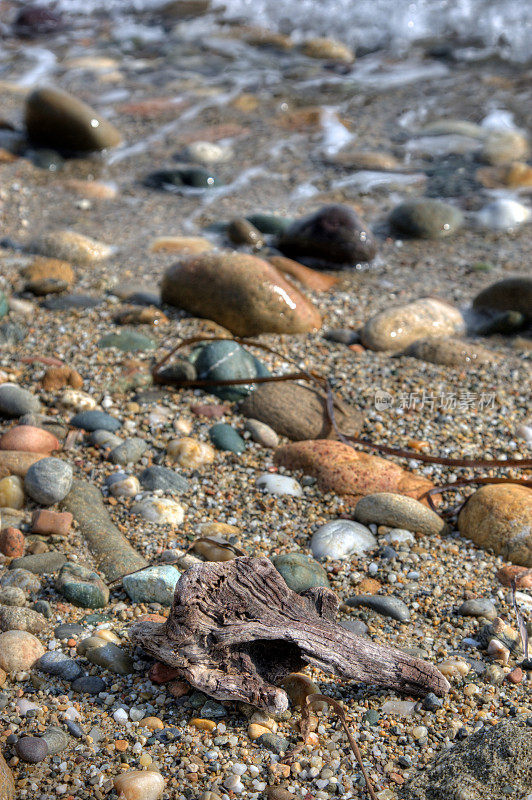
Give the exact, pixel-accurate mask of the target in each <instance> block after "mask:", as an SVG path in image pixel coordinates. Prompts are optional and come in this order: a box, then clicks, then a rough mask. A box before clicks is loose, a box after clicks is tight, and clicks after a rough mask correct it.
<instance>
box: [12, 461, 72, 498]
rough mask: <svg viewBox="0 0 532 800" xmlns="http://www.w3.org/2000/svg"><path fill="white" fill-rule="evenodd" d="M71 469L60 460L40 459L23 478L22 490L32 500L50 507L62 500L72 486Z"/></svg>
mask: <svg viewBox="0 0 532 800" xmlns="http://www.w3.org/2000/svg"><path fill="white" fill-rule="evenodd" d="M72 476H73V475H72V467H71V466H70V464H67V462H66V461H61V459H60V458H41V460H40V461H37V462H36V463H35V464H32V465H31V467H30V468H29V470H28V471H27V473H26V477H25V478H24V489H25V491H26V494H28V495H29V496H30V497H31V499H32V500H35V502H36V503H40V504H41V505H43V506H51V505H53V504H54V503H58V502H59V501H60V500H63V499H64V498H65V497H66V496H67V494H68V493H69V491H70V487H71V486H72Z"/></svg>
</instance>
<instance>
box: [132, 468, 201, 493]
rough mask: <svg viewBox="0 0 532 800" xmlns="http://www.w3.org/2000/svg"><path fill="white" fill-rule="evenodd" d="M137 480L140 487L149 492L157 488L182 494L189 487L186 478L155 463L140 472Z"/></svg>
mask: <svg viewBox="0 0 532 800" xmlns="http://www.w3.org/2000/svg"><path fill="white" fill-rule="evenodd" d="M139 480H140V484H141V486H142V488H143V489H146V490H147V491H149V492H154V491H156V490H157V489H159V490H161V491H163V492H168V493H169V494H183V493H184V492H186V491H188V488H189V483H188V481H187V479H186V478H184V477H183V476H182V475H180V474H179V473H178V472H176V471H175V470H173V469H168V467H160V466H159V465H157V464H155V465H154V466H152V467H147V468H146V469H145V470H144V471H143V472H141V474H140V478H139Z"/></svg>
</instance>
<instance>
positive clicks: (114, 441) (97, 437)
mask: <svg viewBox="0 0 532 800" xmlns="http://www.w3.org/2000/svg"><path fill="white" fill-rule="evenodd" d="M90 439H91V442H92V443H93V444H95V445H96V447H104V448H106V449H109V450H114V449H115V448H117V447H118V446H119V445H121V444H123V443H124V440H123V439H121V438H120V436H116V434H114V433H111V431H105V430H100V429H99V430H96V431H92V433H91V436H90Z"/></svg>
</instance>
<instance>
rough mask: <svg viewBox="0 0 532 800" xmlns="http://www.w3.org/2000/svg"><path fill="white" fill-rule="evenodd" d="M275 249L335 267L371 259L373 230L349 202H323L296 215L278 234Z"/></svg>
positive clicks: (374, 252) (321, 266) (311, 262)
mask: <svg viewBox="0 0 532 800" xmlns="http://www.w3.org/2000/svg"><path fill="white" fill-rule="evenodd" d="M278 247H279V250H280V251H281V252H282V253H284V254H285V255H286V256H289V257H290V258H295V259H300V258H304V259H305V261H308V262H309V263H310V264H311V265H312V266H315V267H320V268H322V269H327V268H329V269H338V267H346V266H353V265H354V264H357V263H358V262H359V261H371V260H372V258H374V257H375V254H376V252H377V245H376V242H375V237H374V236H373V233H372V232H371V230H370V229H369V228H368V226H367V225H366V223H365V222H364V221H363V220H362V219H361V218H360V217H359V216H358V214H356V213H355V211H353V209H352V208H349V206H343V205H330V206H324V207H323V208H320V209H319V210H318V211H316V212H315V213H314V214H311V215H310V216H308V217H303V219H298V220H296V221H295V222H294V223H292V225H291V226H290V227H289V228H288V229H287V230H286V231H285V232H284V233H283V234H282V235H281V236H280V238H279V241H278Z"/></svg>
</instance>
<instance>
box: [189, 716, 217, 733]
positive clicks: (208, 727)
mask: <svg viewBox="0 0 532 800" xmlns="http://www.w3.org/2000/svg"><path fill="white" fill-rule="evenodd" d="M190 725H192V727H193V728H197V729H198V730H199V731H208V732H209V733H210V732H211V731H213V730H214V729H215V728H216V722H213V720H212V719H199V718H198V717H195V718H194V719H191V720H190Z"/></svg>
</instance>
